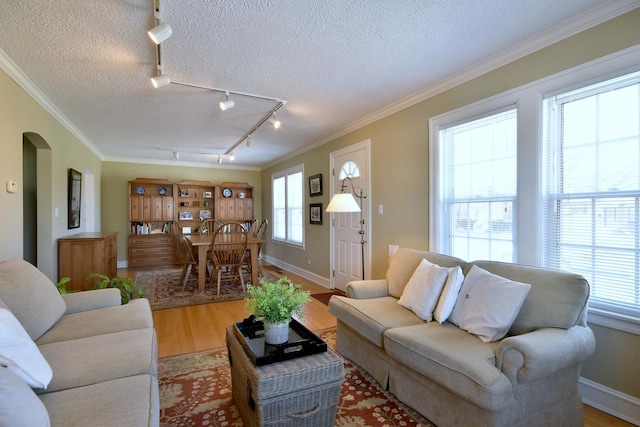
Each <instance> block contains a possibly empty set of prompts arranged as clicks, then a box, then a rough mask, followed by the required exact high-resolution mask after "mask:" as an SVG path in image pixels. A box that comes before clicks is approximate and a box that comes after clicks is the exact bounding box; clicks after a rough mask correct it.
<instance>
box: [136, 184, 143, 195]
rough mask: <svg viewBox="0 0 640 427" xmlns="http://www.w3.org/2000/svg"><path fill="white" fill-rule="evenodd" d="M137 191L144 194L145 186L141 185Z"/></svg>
mask: <svg viewBox="0 0 640 427" xmlns="http://www.w3.org/2000/svg"><path fill="white" fill-rule="evenodd" d="M136 193H138V194H140V195H143V194H144V187H142V186H140V187H137V188H136Z"/></svg>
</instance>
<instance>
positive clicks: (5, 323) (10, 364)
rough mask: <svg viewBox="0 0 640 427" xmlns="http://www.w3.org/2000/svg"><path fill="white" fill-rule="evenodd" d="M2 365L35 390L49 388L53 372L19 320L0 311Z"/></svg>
mask: <svg viewBox="0 0 640 427" xmlns="http://www.w3.org/2000/svg"><path fill="white" fill-rule="evenodd" d="M0 365H4V366H6V367H7V368H9V369H10V370H11V371H12V372H13V373H14V374H16V375H17V376H18V377H20V378H22V380H24V381H25V382H26V383H27V384H29V385H30V386H31V387H34V388H47V386H48V385H49V382H51V378H53V372H52V371H51V367H50V366H49V364H48V363H47V361H46V360H45V358H44V357H43V356H42V353H40V350H39V349H38V346H37V345H36V344H35V343H34V342H33V341H32V340H31V337H29V334H27V331H25V330H24V328H23V327H22V325H21V324H20V322H18V319H16V317H15V316H14V315H13V313H11V312H10V311H9V310H6V309H0Z"/></svg>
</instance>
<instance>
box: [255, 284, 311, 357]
mask: <svg viewBox="0 0 640 427" xmlns="http://www.w3.org/2000/svg"><path fill="white" fill-rule="evenodd" d="M247 293H248V294H249V297H247V298H245V300H244V301H245V308H246V309H247V310H249V312H250V313H251V314H252V315H254V316H255V317H256V318H258V319H260V320H262V321H263V323H264V333H265V334H264V337H265V342H266V343H267V344H274V345H277V344H283V343H286V342H287V340H288V339H289V322H290V321H291V318H292V317H294V316H295V317H297V318H299V319H300V318H302V317H303V316H304V311H303V310H302V304H304V303H306V302H308V301H310V298H309V294H310V293H309V292H308V291H303V290H302V285H294V284H293V282H291V280H289V279H288V278H287V277H281V278H279V279H278V280H277V281H276V282H270V281H268V280H265V279H260V285H259V286H253V285H251V284H249V285H247Z"/></svg>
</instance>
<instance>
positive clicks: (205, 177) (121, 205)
mask: <svg viewBox="0 0 640 427" xmlns="http://www.w3.org/2000/svg"><path fill="white" fill-rule="evenodd" d="M101 178H102V205H101V218H102V231H117V232H118V265H120V266H124V265H126V264H125V263H126V262H127V254H128V251H129V247H128V235H129V224H128V209H129V207H128V206H129V204H128V203H129V201H128V200H129V199H128V193H127V191H128V182H129V181H132V180H134V179H136V178H156V179H166V180H168V181H169V182H172V183H174V182H175V183H179V182H180V181H183V180H198V181H209V182H211V183H212V184H220V183H222V182H225V181H226V182H246V183H247V184H249V185H253V198H254V216H255V218H257V219H262V203H261V202H262V199H261V198H262V183H261V181H260V171H259V170H257V169H250V170H249V169H246V170H245V169H231V168H229V167H219V168H218V167H193V166H190V165H187V164H183V165H176V166H166V165H154V164H142V163H122V162H104V163H103V165H102V177H101Z"/></svg>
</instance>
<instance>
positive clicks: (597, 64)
mask: <svg viewBox="0 0 640 427" xmlns="http://www.w3.org/2000/svg"><path fill="white" fill-rule="evenodd" d="M639 55H640V45H637V46H634V47H631V48H628V49H625V50H623V51H620V52H617V53H614V54H611V55H608V56H606V57H603V58H600V59H597V60H595V61H591V62H589V63H586V64H583V65H580V66H578V67H574V68H572V69H569V70H565V71H563V72H560V73H557V74H554V75H552V76H549V77H546V78H543V79H541V80H538V81H535V82H532V83H529V84H526V85H524V86H521V87H518V88H515V89H513V90H510V91H507V92H504V93H502V94H499V95H496V96H493V97H491V98H488V99H485V100H481V101H478V102H475V103H473V104H470V105H467V106H464V107H461V108H459V109H456V110H454V111H450V112H447V113H444V114H441V115H439V116H435V117H432V118H430V119H429V141H430V143H429V170H430V176H429V181H430V184H429V201H430V203H429V206H430V208H429V222H430V223H429V248H430V250H432V251H438V250H439V249H440V248H439V243H438V240H439V236H438V222H439V221H440V220H441V218H440V217H439V215H440V214H439V209H438V200H440V192H441V191H442V189H441V188H440V182H439V168H440V165H439V158H440V153H439V152H438V147H439V141H438V138H439V133H440V129H441V128H443V127H447V126H450V125H452V124H454V123H460V122H462V121H466V120H469V119H471V118H473V117H479V116H482V115H486V114H487V113H489V112H491V111H496V110H499V109H500V108H504V107H506V106H508V105H513V104H515V105H516V106H517V109H518V147H517V150H518V165H517V168H518V191H517V202H516V206H515V214H514V216H515V219H516V224H515V227H516V230H515V233H514V234H515V236H517V241H516V243H515V253H516V257H517V258H516V259H517V262H519V263H522V264H528V265H537V266H542V263H543V256H542V251H543V245H542V239H543V233H542V227H543V223H542V218H543V216H542V209H543V202H542V170H543V168H542V161H543V159H542V155H543V154H542V99H543V98H544V97H546V96H548V95H550V94H553V93H561V92H566V91H569V90H571V89H575V88H579V87H585V86H589V85H591V84H594V83H597V82H602V81H606V80H609V79H612V78H614V77H619V76H622V75H625V74H629V73H632V72H636V71H640V62H639V61H638V59H637V58H638V57H639ZM588 320H589V322H591V323H595V324H599V325H603V326H607V327H610V328H614V329H618V330H622V331H625V332H630V333H634V334H636V335H640V313H634V314H633V315H629V313H628V312H621V311H619V310H618V308H617V307H615V306H613V305H607V304H602V303H600V302H591V301H590V303H589V317H588Z"/></svg>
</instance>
